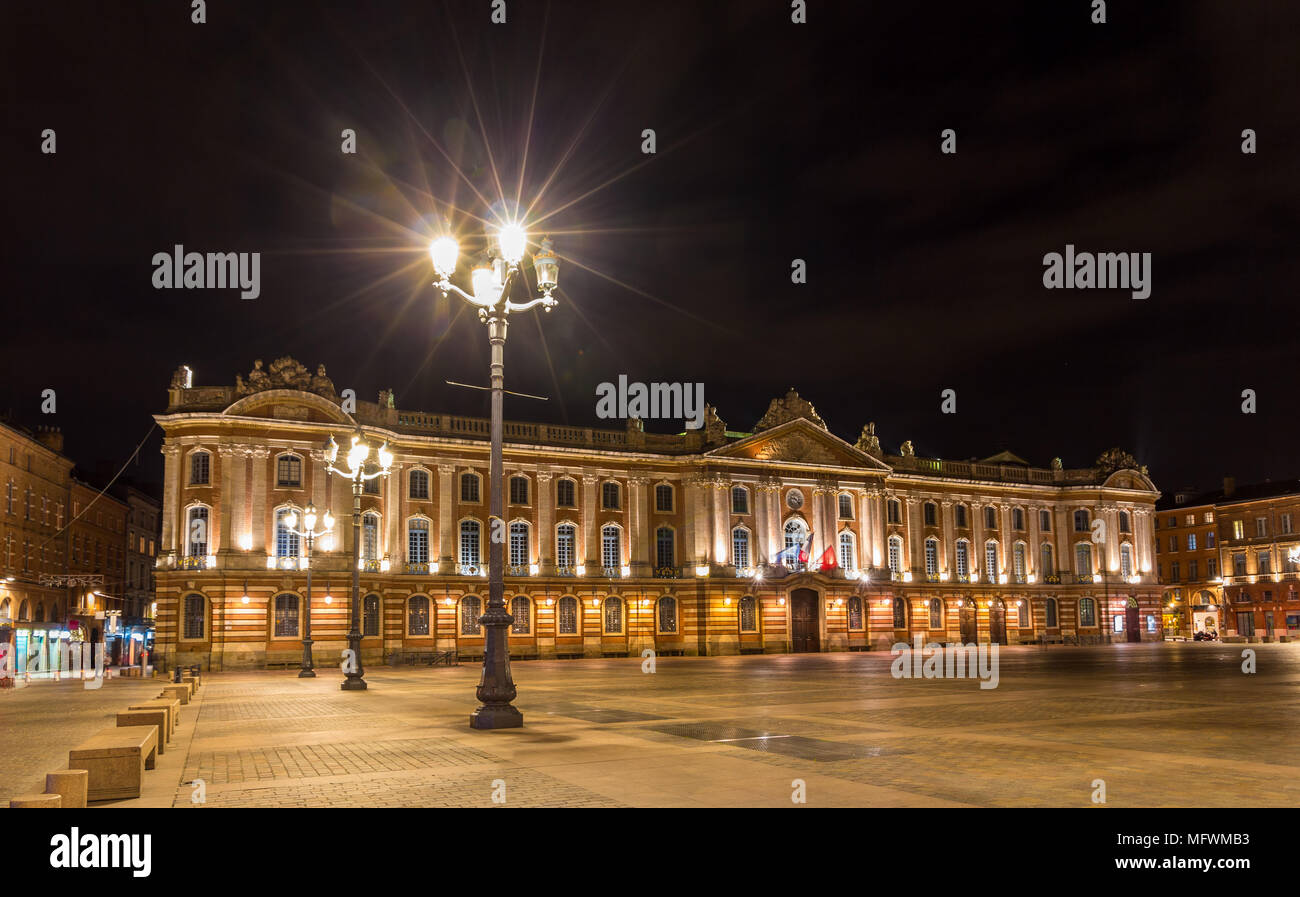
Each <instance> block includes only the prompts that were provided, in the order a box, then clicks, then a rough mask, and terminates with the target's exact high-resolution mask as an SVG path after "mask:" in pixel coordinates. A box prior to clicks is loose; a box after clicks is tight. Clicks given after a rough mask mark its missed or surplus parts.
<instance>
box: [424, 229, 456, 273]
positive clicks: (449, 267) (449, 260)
mask: <svg viewBox="0 0 1300 897" xmlns="http://www.w3.org/2000/svg"><path fill="white" fill-rule="evenodd" d="M429 257H430V258H431V259H432V260H433V270H434V271H437V272H438V274H439V275H440V276H442V277H450V276H451V273H452V272H453V271H455V270H456V259H457V258H459V257H460V244H459V243H457V242H456V238H455V237H438V238H437V239H436V240H434V241H433V242H431V243H430V244H429Z"/></svg>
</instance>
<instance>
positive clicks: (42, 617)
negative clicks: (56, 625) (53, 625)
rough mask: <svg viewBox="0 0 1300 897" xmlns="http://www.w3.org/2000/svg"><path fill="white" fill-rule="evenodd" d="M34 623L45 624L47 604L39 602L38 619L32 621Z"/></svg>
mask: <svg viewBox="0 0 1300 897" xmlns="http://www.w3.org/2000/svg"><path fill="white" fill-rule="evenodd" d="M32 622H33V623H44V622H45V602H44V601H38V602H36V617H35V619H33V620H32Z"/></svg>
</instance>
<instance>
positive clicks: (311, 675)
mask: <svg viewBox="0 0 1300 897" xmlns="http://www.w3.org/2000/svg"><path fill="white" fill-rule="evenodd" d="M298 678H299V679H315V678H316V671H315V670H299V671H298Z"/></svg>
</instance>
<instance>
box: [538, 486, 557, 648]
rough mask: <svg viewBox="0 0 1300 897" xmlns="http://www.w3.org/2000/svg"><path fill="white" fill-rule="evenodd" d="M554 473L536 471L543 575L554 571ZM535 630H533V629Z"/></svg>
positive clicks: (539, 546)
mask: <svg viewBox="0 0 1300 897" xmlns="http://www.w3.org/2000/svg"><path fill="white" fill-rule="evenodd" d="M554 477H555V474H553V473H551V472H550V471H549V470H539V471H538V472H537V491H536V494H535V496H534V499H535V501H536V503H537V550H536V551H535V552H534V555H535V557H536V558H537V565H538V571H539V572H540V573H541V574H542V575H543V576H550V575H552V574H554V573H555V490H553V489H552V488H551V480H552V479H553V478H554ZM534 631H535V630H534Z"/></svg>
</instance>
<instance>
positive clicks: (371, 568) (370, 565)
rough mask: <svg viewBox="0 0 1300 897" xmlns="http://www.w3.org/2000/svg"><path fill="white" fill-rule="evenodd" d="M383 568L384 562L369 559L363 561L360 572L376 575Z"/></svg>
mask: <svg viewBox="0 0 1300 897" xmlns="http://www.w3.org/2000/svg"><path fill="white" fill-rule="evenodd" d="M383 568H384V562H383V561H381V560H378V559H376V558H371V559H369V560H363V561H362V562H361V572H362V573H378V572H380V571H381V570H383Z"/></svg>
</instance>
